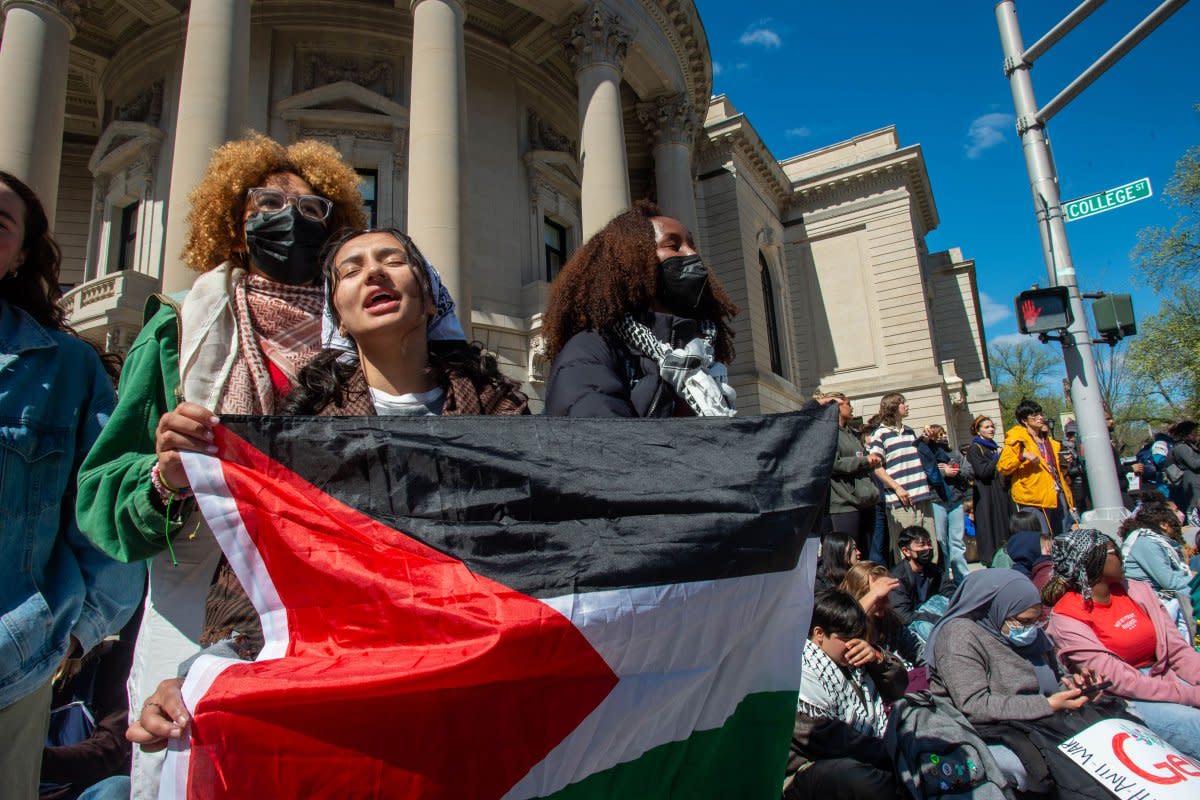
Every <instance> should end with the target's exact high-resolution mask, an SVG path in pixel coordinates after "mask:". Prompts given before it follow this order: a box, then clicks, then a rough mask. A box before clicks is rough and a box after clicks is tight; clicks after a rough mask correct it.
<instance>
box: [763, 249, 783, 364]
mask: <svg viewBox="0 0 1200 800" xmlns="http://www.w3.org/2000/svg"><path fill="white" fill-rule="evenodd" d="M758 266H759V273H760V279H761V281H762V290H763V311H764V313H765V314H766V318H767V350H768V352H770V354H771V372H774V373H775V374H776V375H779V376H781V377H782V375H783V358H782V356H781V355H780V350H779V319H778V317H777V316H776V315H775V289H774V287H773V286H772V284H771V270H770V268H768V267H767V258H766V256H764V255H763V254H762V253H759V254H758Z"/></svg>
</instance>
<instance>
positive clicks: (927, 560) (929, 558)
mask: <svg viewBox="0 0 1200 800" xmlns="http://www.w3.org/2000/svg"><path fill="white" fill-rule="evenodd" d="M913 557H914V558H915V559H916V560H917V563H918V564H921V565H923V566H928V565H930V564H932V563H933V551H932V550H922V551H921V552H919V553H913Z"/></svg>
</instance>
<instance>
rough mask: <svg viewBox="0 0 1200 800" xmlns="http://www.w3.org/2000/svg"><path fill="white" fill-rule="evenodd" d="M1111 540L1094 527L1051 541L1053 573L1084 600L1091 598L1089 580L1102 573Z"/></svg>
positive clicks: (1090, 581) (1078, 530)
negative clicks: (1052, 544) (1052, 547)
mask: <svg viewBox="0 0 1200 800" xmlns="http://www.w3.org/2000/svg"><path fill="white" fill-rule="evenodd" d="M1111 541H1112V540H1111V539H1109V538H1108V537H1107V536H1105V535H1104V534H1103V533H1101V532H1100V531H1098V530H1095V529H1094V528H1077V529H1075V530H1073V531H1070V532H1068V533H1064V534H1063V535H1061V536H1056V537H1055V538H1054V549H1053V551H1052V553H1053V559H1054V572H1055V573H1056V574H1057V575H1058V576H1059V577H1061V578H1062V579H1063V580H1065V581H1066V582H1067V585H1068V586H1070V587H1071V588H1073V589H1076V590H1078V591H1079V593H1080V594H1082V595H1083V599H1084V600H1091V599H1092V577H1091V576H1093V575H1099V574H1100V573H1101V572H1103V570H1104V560H1105V559H1106V558H1108V545H1109V543H1110V542H1111Z"/></svg>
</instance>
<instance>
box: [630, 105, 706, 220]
mask: <svg viewBox="0 0 1200 800" xmlns="http://www.w3.org/2000/svg"><path fill="white" fill-rule="evenodd" d="M638 119H640V120H641V121H642V124H643V125H645V126H646V132H647V133H648V134H649V135H650V138H651V140H652V141H653V142H654V148H653V150H652V151H651V155H653V157H654V182H655V184H656V185H657V186H658V205H659V207H660V208H662V210H663V211H664V212H665V213H666V214H668V215H669V216H672V217H675V218H676V219H678V220H679V221H680V222H682V223H683V224H684V225H685V226H686V227H687V229H688V230H689V231H691V232H692V233H693V235H696V234H697V231H696V192H695V187H694V185H693V183H692V142H693V140H694V139H695V136H696V130H697V128H698V127H699V123H700V121H699V118H698V117H697V115H696V110H695V108H694V107H693V106H692V102H691V101H690V100H689V99H688V98H687V96H686V95H683V94H677V95H674V96H671V97H659V98H656V99H654V100H652V101H650V102H649V103H643V104H641V105H640V106H638Z"/></svg>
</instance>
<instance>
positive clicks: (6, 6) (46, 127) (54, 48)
mask: <svg viewBox="0 0 1200 800" xmlns="http://www.w3.org/2000/svg"><path fill="white" fill-rule="evenodd" d="M0 8H2V9H3V13H4V39H3V42H0V87H3V88H2V89H0V120H3V124H0V169H3V170H5V171H7V172H11V173H12V174H14V175H16V176H17V177H18V178H20V179H21V180H23V181H25V182H26V183H28V184H29V185H30V186H31V187H32V188H33V190H34V191H35V192H37V195H38V197H39V198H40V199H41V201H42V205H43V206H45V208H46V216H48V217H49V218H50V225H51V227H53V226H54V214H55V210H56V208H57V206H58V173H59V169H60V168H61V166H62V140H63V121H64V119H65V117H66V109H67V61H68V59H69V57H70V54H71V39H72V38H73V37H74V36H75V25H76V23H77V22H78V21H79V3H77V2H74V0H3V4H0Z"/></svg>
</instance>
